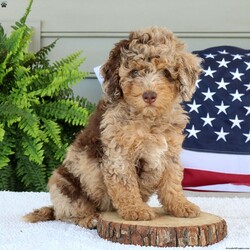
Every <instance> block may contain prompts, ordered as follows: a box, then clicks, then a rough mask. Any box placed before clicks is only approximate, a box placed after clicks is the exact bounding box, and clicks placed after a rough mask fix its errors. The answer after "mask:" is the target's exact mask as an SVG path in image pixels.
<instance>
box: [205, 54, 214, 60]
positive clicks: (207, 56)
mask: <svg viewBox="0 0 250 250" xmlns="http://www.w3.org/2000/svg"><path fill="white" fill-rule="evenodd" d="M215 56H216V54H214V55H213V54H211V53H210V54H205V57H206V58H213V59H214V57H215Z"/></svg>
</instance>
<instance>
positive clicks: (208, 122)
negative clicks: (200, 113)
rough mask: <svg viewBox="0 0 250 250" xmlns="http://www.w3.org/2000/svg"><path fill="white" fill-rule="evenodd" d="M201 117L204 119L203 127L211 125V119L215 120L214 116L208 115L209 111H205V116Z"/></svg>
mask: <svg viewBox="0 0 250 250" xmlns="http://www.w3.org/2000/svg"><path fill="white" fill-rule="evenodd" d="M201 119H202V120H203V121H204V124H203V127H204V126H206V125H210V126H211V127H213V125H212V121H213V120H215V118H212V117H210V115H209V113H207V116H206V117H201Z"/></svg>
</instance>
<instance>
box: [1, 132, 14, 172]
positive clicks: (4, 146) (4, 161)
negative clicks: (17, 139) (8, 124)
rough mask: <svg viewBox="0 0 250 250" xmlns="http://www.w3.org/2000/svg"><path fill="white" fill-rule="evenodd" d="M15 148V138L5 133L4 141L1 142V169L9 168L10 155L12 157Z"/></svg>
mask: <svg viewBox="0 0 250 250" xmlns="http://www.w3.org/2000/svg"><path fill="white" fill-rule="evenodd" d="M13 148H14V143H13V138H9V136H8V135H7V134H6V133H5V134H4V137H3V139H2V140H1V141H0V152H1V154H0V169H1V168H3V167H5V166H7V165H8V164H9V162H10V155H12V154H13V153H14V152H13Z"/></svg>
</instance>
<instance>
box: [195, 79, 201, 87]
mask: <svg viewBox="0 0 250 250" xmlns="http://www.w3.org/2000/svg"><path fill="white" fill-rule="evenodd" d="M199 82H201V79H198V80H197V81H196V82H195V85H196V87H197V88H200V86H199Z"/></svg>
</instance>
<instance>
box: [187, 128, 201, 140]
mask: <svg viewBox="0 0 250 250" xmlns="http://www.w3.org/2000/svg"><path fill="white" fill-rule="evenodd" d="M186 130H187V131H188V132H189V135H188V138H189V137H191V136H194V137H195V138H196V139H198V137H197V133H199V132H200V130H196V129H195V128H194V125H193V126H192V128H191V129H186Z"/></svg>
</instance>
